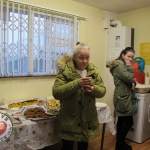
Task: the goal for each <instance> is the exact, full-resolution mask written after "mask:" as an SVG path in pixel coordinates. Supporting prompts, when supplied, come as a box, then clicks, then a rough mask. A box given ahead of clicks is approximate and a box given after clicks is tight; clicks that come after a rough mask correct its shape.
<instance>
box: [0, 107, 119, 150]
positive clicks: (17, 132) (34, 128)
mask: <svg viewBox="0 0 150 150" xmlns="http://www.w3.org/2000/svg"><path fill="white" fill-rule="evenodd" d="M97 112H98V119H99V123H102V124H103V129H102V138H101V147H100V150H103V144H104V133H105V126H106V123H107V124H108V127H109V130H110V132H111V133H112V134H113V135H115V134H116V130H115V126H114V122H113V118H112V115H111V111H110V108H109V106H107V107H105V108H101V109H98V110H97ZM20 120H21V122H22V123H21V124H13V132H12V134H11V136H10V137H9V138H8V139H7V140H6V141H4V142H1V143H0V150H37V149H42V148H44V147H46V146H50V145H53V144H56V143H58V142H60V139H59V138H58V137H56V135H55V128H56V117H54V118H50V119H44V120H38V121H31V120H27V119H25V118H23V117H21V116H20Z"/></svg>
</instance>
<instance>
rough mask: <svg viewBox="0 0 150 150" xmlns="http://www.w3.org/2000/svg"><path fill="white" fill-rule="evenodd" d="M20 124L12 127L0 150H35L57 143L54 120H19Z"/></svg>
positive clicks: (0, 144) (0, 145)
mask: <svg viewBox="0 0 150 150" xmlns="http://www.w3.org/2000/svg"><path fill="white" fill-rule="evenodd" d="M21 120H22V124H18V125H13V132H12V135H11V136H10V137H9V138H8V139H7V140H6V141H4V142H2V143H0V150H37V149H42V148H44V147H46V146H49V145H53V144H55V143H58V142H59V141H60V139H59V138H58V137H56V135H55V133H54V132H55V127H56V118H52V119H46V120H40V121H30V120H26V119H24V118H21Z"/></svg>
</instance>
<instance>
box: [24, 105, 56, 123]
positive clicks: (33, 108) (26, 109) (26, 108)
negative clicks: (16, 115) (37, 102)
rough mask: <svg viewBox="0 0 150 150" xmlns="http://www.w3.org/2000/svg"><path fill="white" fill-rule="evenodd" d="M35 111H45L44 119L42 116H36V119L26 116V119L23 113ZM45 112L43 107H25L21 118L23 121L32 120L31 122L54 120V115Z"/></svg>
mask: <svg viewBox="0 0 150 150" xmlns="http://www.w3.org/2000/svg"><path fill="white" fill-rule="evenodd" d="M35 109H39V110H42V111H43V110H44V111H45V112H44V111H43V112H44V113H45V115H44V117H42V116H41V117H38V116H37V117H30V116H28V117H27V115H25V113H26V112H27V111H30V110H35ZM46 112H47V109H46V108H45V107H44V106H28V107H25V109H24V110H23V111H22V113H21V116H22V117H23V118H25V119H29V120H32V121H38V120H45V119H50V118H55V117H56V115H54V114H53V115H51V114H48V113H46ZM40 113H41V112H40ZM46 115H47V116H46ZM31 116H32V115H31Z"/></svg>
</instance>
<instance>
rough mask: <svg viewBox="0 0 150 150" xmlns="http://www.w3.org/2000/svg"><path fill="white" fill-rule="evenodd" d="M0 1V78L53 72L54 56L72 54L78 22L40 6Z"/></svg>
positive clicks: (55, 71) (76, 36) (50, 73)
mask: <svg viewBox="0 0 150 150" xmlns="http://www.w3.org/2000/svg"><path fill="white" fill-rule="evenodd" d="M0 2H1V7H0V11H1V13H0V24H1V27H0V35H1V36H0V37H1V38H0V45H1V47H2V49H0V77H11V76H36V75H41V76H43V75H56V74H57V70H56V66H55V62H56V60H57V58H58V57H59V56H60V55H62V54H64V53H67V54H72V52H73V47H74V43H75V42H77V41H78V32H79V22H78V21H76V19H74V18H73V17H67V16H61V15H56V14H52V13H50V12H49V10H45V9H42V8H35V7H32V6H29V5H24V4H18V3H14V2H9V1H3V0H1V1H0ZM2 18H3V19H2Z"/></svg>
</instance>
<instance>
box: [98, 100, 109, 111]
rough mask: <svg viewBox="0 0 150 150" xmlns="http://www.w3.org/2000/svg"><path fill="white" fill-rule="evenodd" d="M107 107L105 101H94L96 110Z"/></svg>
mask: <svg viewBox="0 0 150 150" xmlns="http://www.w3.org/2000/svg"><path fill="white" fill-rule="evenodd" d="M105 107H107V104H106V103H101V102H96V108H97V109H98V110H100V109H102V108H105Z"/></svg>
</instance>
